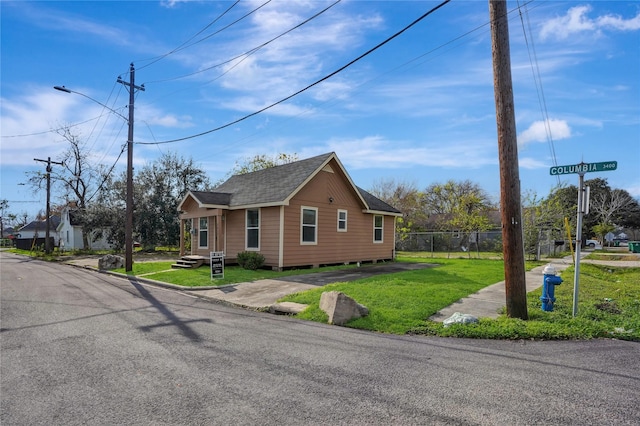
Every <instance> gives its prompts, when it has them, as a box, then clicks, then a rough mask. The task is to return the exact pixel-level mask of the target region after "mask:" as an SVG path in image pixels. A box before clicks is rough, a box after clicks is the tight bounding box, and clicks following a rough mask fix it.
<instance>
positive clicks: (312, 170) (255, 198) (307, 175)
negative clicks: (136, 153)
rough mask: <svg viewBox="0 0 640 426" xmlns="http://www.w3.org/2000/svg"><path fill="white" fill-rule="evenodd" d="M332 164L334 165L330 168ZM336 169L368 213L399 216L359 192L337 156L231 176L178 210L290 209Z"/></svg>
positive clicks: (192, 195)
mask: <svg viewBox="0 0 640 426" xmlns="http://www.w3.org/2000/svg"><path fill="white" fill-rule="evenodd" d="M331 160H334V161H335V163H332V164H333V166H332V165H331V164H329V163H330V162H331ZM335 165H337V166H338V168H339V169H340V171H341V174H342V175H343V176H344V178H345V179H346V181H347V183H348V185H349V186H351V188H353V194H354V195H355V197H357V198H358V199H359V201H360V203H362V206H363V208H364V209H365V210H367V211H369V212H383V213H390V214H395V215H398V214H400V211H398V210H396V209H395V208H393V207H391V206H390V205H389V204H387V203H385V202H384V201H382V200H380V199H378V198H376V197H375V196H373V195H372V194H370V193H368V192H367V191H365V190H363V189H361V188H358V187H357V186H356V185H355V184H354V183H353V181H352V180H351V177H350V176H349V174H348V173H347V171H346V170H345V168H344V166H343V165H342V163H340V160H339V159H338V157H337V156H336V154H335V153H334V152H330V153H327V154H322V155H318V156H315V157H311V158H307V159H305V160H300V161H295V162H292V163H287V164H282V165H279V166H274V167H269V168H266V169H262V170H258V171H255V172H250V173H244V174H240V175H234V176H231V177H230V178H229V179H228V180H227V181H225V182H224V183H222V184H220V185H219V186H217V187H216V188H215V189H214V191H189V192H188V193H187V195H185V197H184V198H183V200H182V201H181V202H180V204H179V206H178V210H184V209H183V206H184V205H185V203H186V202H187V200H188V199H189V198H192V199H193V200H195V201H196V202H197V203H198V206H199V207H205V208H229V209H241V208H248V207H256V206H277V205H287V204H288V203H289V201H290V200H291V198H293V197H294V196H295V195H296V194H297V193H298V192H299V191H300V190H301V189H302V188H304V186H305V185H306V184H307V183H308V182H309V181H310V180H311V179H312V178H313V177H314V176H316V175H317V174H318V173H319V172H320V171H321V170H323V169H327V168H329V170H328V171H331V172H335V171H334V170H333V168H334V167H335Z"/></svg>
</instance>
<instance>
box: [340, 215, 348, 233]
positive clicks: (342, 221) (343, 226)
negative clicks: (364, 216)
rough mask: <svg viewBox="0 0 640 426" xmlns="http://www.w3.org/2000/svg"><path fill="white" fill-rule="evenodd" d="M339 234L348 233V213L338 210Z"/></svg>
mask: <svg viewBox="0 0 640 426" xmlns="http://www.w3.org/2000/svg"><path fill="white" fill-rule="evenodd" d="M338 232H347V211H346V210H338Z"/></svg>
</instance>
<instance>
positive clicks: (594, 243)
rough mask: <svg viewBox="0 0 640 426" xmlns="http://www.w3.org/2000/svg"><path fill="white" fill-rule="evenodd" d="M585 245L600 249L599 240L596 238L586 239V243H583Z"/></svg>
mask: <svg viewBox="0 0 640 426" xmlns="http://www.w3.org/2000/svg"><path fill="white" fill-rule="evenodd" d="M584 245H585V246H587V247H589V248H591V249H601V248H602V244H600V241H598V240H587V242H586V243H584Z"/></svg>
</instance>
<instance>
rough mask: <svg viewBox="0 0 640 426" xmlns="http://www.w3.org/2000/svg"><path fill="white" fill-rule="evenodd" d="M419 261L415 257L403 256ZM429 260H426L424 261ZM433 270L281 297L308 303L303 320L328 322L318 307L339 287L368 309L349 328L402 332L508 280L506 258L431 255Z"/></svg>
mask: <svg viewBox="0 0 640 426" xmlns="http://www.w3.org/2000/svg"><path fill="white" fill-rule="evenodd" d="M399 260H403V261H414V262H415V261H417V258H411V259H409V258H401V259H399ZM421 260H422V261H425V260H426V259H421ZM428 261H429V263H434V264H437V265H438V266H436V267H434V268H427V269H422V270H417V271H406V272H398V273H394V274H388V275H380V276H377V277H374V278H367V279H362V280H357V281H352V282H348V283H335V284H329V285H327V286H324V287H322V288H318V289H313V290H310V291H305V292H302V293H297V294H293V295H289V296H287V297H285V298H283V299H282V301H287V302H297V303H303V304H307V305H309V308H307V309H306V310H305V311H304V312H302V313H300V314H298V317H299V318H303V319H309V320H313V321H321V322H326V321H327V316H326V314H325V313H324V312H323V311H321V310H320V308H319V304H320V296H321V295H322V293H323V292H325V291H334V290H335V291H341V292H343V293H345V294H346V295H348V296H350V297H352V298H353V299H355V300H356V301H358V303H361V304H363V305H365V306H366V307H367V308H369V315H368V316H366V317H364V318H359V319H357V320H354V321H351V322H349V327H354V328H361V329H366V330H373V331H380V332H385V333H398V334H404V333H406V332H408V331H409V330H411V329H413V328H414V327H416V326H418V325H419V324H423V323H424V321H425V319H426V318H428V317H430V316H431V315H433V314H435V313H436V312H438V311H439V310H440V309H441V308H442V307H445V306H449V305H450V304H451V303H453V302H455V301H456V300H458V299H460V298H462V297H465V296H467V295H469V294H471V293H475V292H476V291H478V290H480V289H481V288H483V287H486V286H487V285H490V284H494V283H496V282H498V281H501V280H502V279H504V267H503V263H502V261H499V260H487V259H435V258H434V259H428Z"/></svg>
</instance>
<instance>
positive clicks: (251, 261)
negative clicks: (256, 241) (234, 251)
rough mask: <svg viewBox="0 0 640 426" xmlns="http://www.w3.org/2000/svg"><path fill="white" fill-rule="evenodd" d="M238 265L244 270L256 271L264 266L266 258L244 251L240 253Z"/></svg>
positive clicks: (253, 252)
mask: <svg viewBox="0 0 640 426" xmlns="http://www.w3.org/2000/svg"><path fill="white" fill-rule="evenodd" d="M237 260H238V265H240V266H242V267H243V268H244V269H250V270H252V271H255V270H256V269H260V268H262V267H263V266H264V256H263V255H261V254H260V253H257V252H255V251H242V252H240V253H238V257H237Z"/></svg>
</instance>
